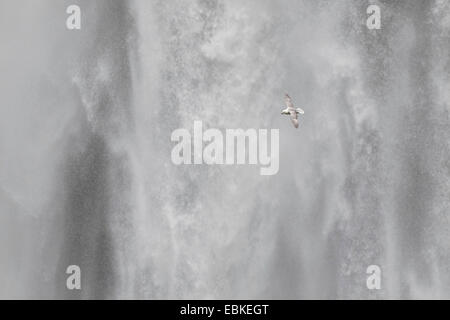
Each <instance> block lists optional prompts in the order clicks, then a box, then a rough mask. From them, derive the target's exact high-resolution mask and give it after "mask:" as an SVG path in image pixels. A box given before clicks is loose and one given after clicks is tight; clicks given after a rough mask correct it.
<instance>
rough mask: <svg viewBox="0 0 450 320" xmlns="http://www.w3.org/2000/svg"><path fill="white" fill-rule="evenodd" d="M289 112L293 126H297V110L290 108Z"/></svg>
mask: <svg viewBox="0 0 450 320" xmlns="http://www.w3.org/2000/svg"><path fill="white" fill-rule="evenodd" d="M289 113H290V114H291V121H292V124H293V125H294V127H296V128H298V117H297V112H296V111H295V109H292V110H289Z"/></svg>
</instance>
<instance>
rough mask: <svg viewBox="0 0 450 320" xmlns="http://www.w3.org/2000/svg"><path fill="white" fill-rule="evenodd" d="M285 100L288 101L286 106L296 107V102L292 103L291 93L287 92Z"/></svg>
mask: <svg viewBox="0 0 450 320" xmlns="http://www.w3.org/2000/svg"><path fill="white" fill-rule="evenodd" d="M284 101H285V102H286V107H288V108H294V104H293V103H292V99H291V97H289V95H288V94H287V93H286V95H285V96H284Z"/></svg>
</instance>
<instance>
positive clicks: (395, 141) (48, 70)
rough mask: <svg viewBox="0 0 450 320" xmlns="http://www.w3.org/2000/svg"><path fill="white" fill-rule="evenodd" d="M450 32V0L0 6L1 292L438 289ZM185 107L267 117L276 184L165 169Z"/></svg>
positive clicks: (248, 293) (233, 294)
mask: <svg viewBox="0 0 450 320" xmlns="http://www.w3.org/2000/svg"><path fill="white" fill-rule="evenodd" d="M371 3H375V4H377V5H379V6H380V8H381V15H382V25H381V29H380V30H368V29H367V27H366V19H367V16H368V15H367V14H366V9H367V7H368V5H369V4H371ZM70 4H78V5H79V6H80V7H81V10H82V28H81V30H79V31H69V30H67V29H66V26H65V21H66V18H67V16H68V15H67V14H66V12H65V10H66V8H67V6H68V5H70ZM449 36H450V2H449V1H445V0H435V1H431V0H430V1H420V0H416V1H347V0H341V1H324V0H321V1H313V0H310V1H294V0H284V1H269V0H246V1H240V0H239V1H237V0H227V1H224V0H223V1H222V0H210V1H207V0H196V1H194V0H193V1H181V0H169V1H119V0H102V1H100V0H96V1H81V0H77V1H75V0H74V1H51V0H45V1H44V0H42V1H31V0H28V1H25V0H19V1H16V0H14V1H12V0H1V1H0V39H1V42H2V49H1V50H0V99H1V100H0V101H1V103H0V298H4V299H5V298H6V299H10V298H58V299H62V298H64V299H78V298H84V299H89V298H108V299H115V298H139V299H154V298H159V299H162V298H182V299H183V298H191V299H196V298H200V299H201V298H256V299H257V298H267V299H272V298H275V299H278V298H287V299H312V298H320V299H348V298H355V299H381V298H384V299H398V298H407V299H418V298H450V273H449V268H450V260H449V259H450V216H449V204H450V200H449V192H450V180H449V178H450V160H449V155H450V130H449V124H450V119H449V110H450V104H449V103H450V93H449V92H450V82H449V74H450V72H449V71H450V64H449V62H450V60H449V55H448V52H449V49H450V37H449ZM284 92H289V94H290V95H291V96H292V98H293V99H294V102H296V103H297V104H298V105H299V106H301V107H302V108H303V109H304V110H305V112H306V113H305V116H304V117H303V118H302V119H301V123H300V128H299V129H298V130H295V129H293V128H292V125H291V123H290V122H289V120H288V119H287V118H286V117H282V116H281V115H280V107H281V106H282V104H283V100H282V99H283V94H284ZM194 120H202V121H203V124H204V126H206V127H212V128H219V129H225V128H239V127H240V128H256V129H258V128H279V129H280V165H281V166H280V171H279V173H278V175H275V176H260V175H259V168H258V167H257V166H206V165H204V166H174V165H173V164H172V162H171V160H170V151H171V149H172V147H173V145H174V144H173V143H172V142H171V141H170V135H171V132H172V131H173V130H174V129H176V128H180V127H184V128H189V129H191V128H192V124H193V121H194ZM70 264H76V265H79V266H80V267H81V270H82V290H80V291H69V290H67V289H66V286H65V285H66V277H67V275H66V274H65V270H66V267H67V266H68V265H70ZM372 264H375V265H379V266H380V267H381V270H382V284H381V290H373V291H371V290H368V289H367V287H366V278H367V275H366V268H367V267H368V266H369V265H372Z"/></svg>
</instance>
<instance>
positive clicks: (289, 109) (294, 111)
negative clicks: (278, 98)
mask: <svg viewBox="0 0 450 320" xmlns="http://www.w3.org/2000/svg"><path fill="white" fill-rule="evenodd" d="M284 101H285V103H286V109H284V110H283V111H281V114H285V115H290V116H291V121H292V124H293V125H294V127H296V128H298V114H304V113H305V111H303V110H302V109H301V108H298V107H297V108H296V107H294V104H293V103H292V99H291V97H289V95H288V94H287V93H286V94H285V96H284Z"/></svg>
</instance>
